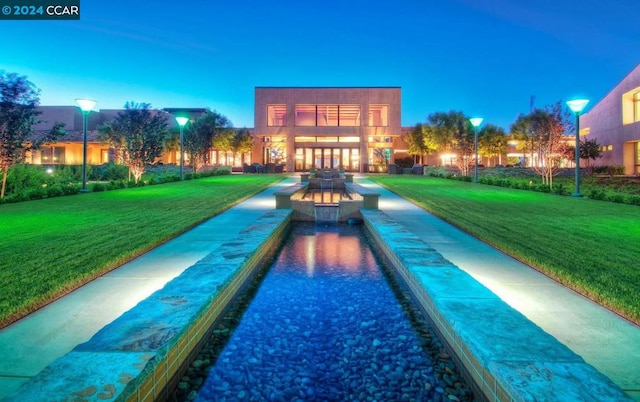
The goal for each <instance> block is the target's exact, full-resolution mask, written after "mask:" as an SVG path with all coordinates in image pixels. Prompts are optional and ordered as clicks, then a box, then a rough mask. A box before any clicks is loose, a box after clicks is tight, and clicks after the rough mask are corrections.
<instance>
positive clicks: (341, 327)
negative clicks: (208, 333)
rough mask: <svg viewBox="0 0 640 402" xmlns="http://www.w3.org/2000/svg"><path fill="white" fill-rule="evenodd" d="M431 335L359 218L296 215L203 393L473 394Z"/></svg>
mask: <svg viewBox="0 0 640 402" xmlns="http://www.w3.org/2000/svg"><path fill="white" fill-rule="evenodd" d="M424 344H425V341H424V339H421V336H420V334H419V332H418V331H416V328H415V325H412V323H411V322H410V320H409V319H408V318H407V315H406V312H405V311H403V308H402V307H401V305H400V303H399V301H398V299H397V298H396V296H395V295H394V292H393V291H392V288H391V287H390V285H389V283H388V281H387V278H386V277H385V275H384V274H383V272H382V268H381V266H380V265H379V263H378V261H377V260H376V258H375V257H374V255H373V253H372V251H371V249H370V246H369V244H368V243H367V240H366V238H365V236H364V234H363V233H362V229H361V228H360V227H352V226H346V225H335V224H334V225H314V224H296V225H294V226H293V227H292V230H291V233H290V235H289V236H288V238H287V239H286V241H285V243H284V244H283V246H282V248H281V250H280V252H279V254H278V255H277V256H276V258H275V260H274V262H273V264H272V266H271V267H270V268H269V271H268V273H267V274H266V276H265V277H264V280H263V282H262V284H261V285H260V287H259V289H258V290H257V292H256V294H255V297H254V298H253V300H252V301H251V302H250V304H249V305H248V307H247V309H246V311H245V312H244V315H243V316H242V318H241V320H240V322H239V324H238V325H237V327H236V328H235V330H234V332H233V333H232V335H231V336H230V338H229V340H228V342H227V343H226V345H225V346H224V348H223V349H222V350H221V351H220V352H219V355H218V358H217V361H215V363H214V364H213V365H212V366H211V367H210V368H209V369H208V370H209V374H208V377H207V378H206V380H205V381H204V384H202V386H201V388H200V390H199V391H198V394H197V396H196V398H195V400H196V401H224V400H229V401H231V400H257V401H258V400H259V401H264V400H268V401H269V400H270V401H295V400H326V401H344V400H370V401H373V400H376V401H391V400H416V401H428V400H447V401H451V400H472V399H473V397H472V395H471V394H470V393H467V396H468V398H463V397H460V396H458V397H456V396H455V395H453V394H449V395H446V394H445V390H444V386H445V385H446V383H444V382H443V381H442V378H435V377H434V367H433V362H432V360H433V358H430V357H429V354H428V351H427V350H426V348H425V346H424ZM443 353H444V352H443ZM448 371H450V370H449V369H448ZM445 375H446V374H445ZM438 376H441V375H438ZM442 384H444V385H442ZM458 384H459V383H456V385H455V387H457V388H459V385H458ZM451 386H452V387H453V384H451ZM457 391H458V395H460V392H459V391H460V390H459V389H458V390H457ZM461 394H462V395H465V391H462V392H461ZM192 398H193V395H192V396H191V398H189V399H192Z"/></svg>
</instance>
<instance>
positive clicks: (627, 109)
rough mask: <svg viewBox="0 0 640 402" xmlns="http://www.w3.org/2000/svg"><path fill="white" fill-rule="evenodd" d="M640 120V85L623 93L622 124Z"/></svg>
mask: <svg viewBox="0 0 640 402" xmlns="http://www.w3.org/2000/svg"><path fill="white" fill-rule="evenodd" d="M639 121H640V87H638V88H634V89H632V90H631V91H628V92H625V93H623V94H622V125H623V126H626V125H627V124H633V123H637V122H639Z"/></svg>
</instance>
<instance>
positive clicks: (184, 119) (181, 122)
mask: <svg viewBox="0 0 640 402" xmlns="http://www.w3.org/2000/svg"><path fill="white" fill-rule="evenodd" d="M176 121H177V122H178V125H179V126H180V127H184V125H185V124H187V122H188V121H189V118H187V117H176Z"/></svg>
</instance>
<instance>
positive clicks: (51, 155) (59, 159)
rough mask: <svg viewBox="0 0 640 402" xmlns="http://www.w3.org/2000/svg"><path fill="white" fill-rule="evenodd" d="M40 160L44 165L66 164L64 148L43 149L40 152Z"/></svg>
mask: <svg viewBox="0 0 640 402" xmlns="http://www.w3.org/2000/svg"><path fill="white" fill-rule="evenodd" d="M40 160H41V162H40V163H42V164H43V165H60V164H64V163H65V161H64V147H43V148H42V149H41V150H40Z"/></svg>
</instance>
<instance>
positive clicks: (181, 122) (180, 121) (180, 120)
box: [176, 116, 189, 180]
mask: <svg viewBox="0 0 640 402" xmlns="http://www.w3.org/2000/svg"><path fill="white" fill-rule="evenodd" d="M176 121H177V122H178V125H179V126H180V180H183V179H184V174H183V173H182V171H183V167H184V153H183V152H182V139H183V136H184V125H185V124H187V122H188V121H189V119H188V118H187V117H181V116H178V117H176Z"/></svg>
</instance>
